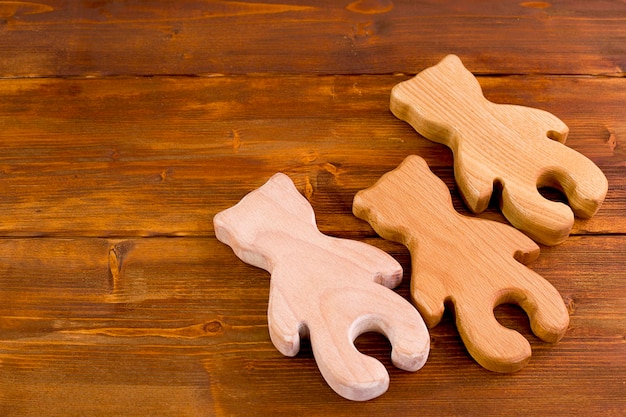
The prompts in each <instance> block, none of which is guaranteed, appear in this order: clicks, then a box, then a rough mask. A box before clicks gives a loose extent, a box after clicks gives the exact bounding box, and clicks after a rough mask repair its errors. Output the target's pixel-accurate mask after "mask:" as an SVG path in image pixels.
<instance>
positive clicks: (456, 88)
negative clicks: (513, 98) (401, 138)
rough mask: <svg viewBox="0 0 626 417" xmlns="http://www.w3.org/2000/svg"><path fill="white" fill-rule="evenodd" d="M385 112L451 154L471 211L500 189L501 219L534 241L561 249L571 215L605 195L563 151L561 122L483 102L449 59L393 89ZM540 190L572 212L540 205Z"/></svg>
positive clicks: (472, 81) (592, 171) (601, 183)
mask: <svg viewBox="0 0 626 417" xmlns="http://www.w3.org/2000/svg"><path fill="white" fill-rule="evenodd" d="M390 108H391V111H392V112H393V114H394V115H396V117H398V118H399V119H401V120H404V121H406V122H408V123H409V124H410V125H411V126H413V128H414V129H415V130H416V131H417V132H418V133H420V134H421V135H423V136H424V137H426V138H428V139H430V140H433V141H435V142H439V143H442V144H445V145H447V146H448V147H450V148H451V149H452V151H453V153H454V176H455V179H456V182H457V184H458V186H459V189H460V191H461V195H462V196H463V198H464V200H465V202H466V204H467V206H468V207H469V208H470V209H471V210H472V211H473V212H475V213H480V212H482V211H483V210H485V208H486V207H487V205H488V204H489V200H490V198H491V194H492V191H493V186H494V183H496V182H497V183H500V184H501V186H502V199H501V202H500V205H501V209H502V213H503V214H504V216H505V217H506V218H507V219H508V220H509V222H511V224H512V225H513V226H515V227H517V228H518V229H520V230H522V231H524V232H525V233H527V234H528V235H529V236H530V237H532V238H533V239H535V240H536V241H537V242H540V243H543V244H546V245H555V244H558V243H561V242H562V241H563V240H565V239H566V238H567V237H568V235H569V233H570V231H571V229H572V226H573V224H574V214H575V215H576V216H579V217H581V218H589V217H591V216H593V215H594V214H595V213H596V212H597V211H598V209H599V207H600V205H601V204H602V201H603V200H604V197H605V195H606V193H607V188H608V185H607V180H606V177H605V176H604V174H603V173H602V171H600V169H599V168H598V167H597V166H596V165H595V164H594V163H593V162H592V161H591V160H589V159H587V158H586V157H585V156H583V155H582V154H580V153H578V152H576V151H574V150H573V149H571V148H569V147H567V146H565V145H564V143H565V139H566V137H567V134H568V132H569V130H568V128H567V126H566V125H565V124H564V123H563V122H562V121H561V120H559V119H558V118H556V117H555V116H553V115H552V114H550V113H548V112H545V111H542V110H539V109H534V108H529V107H522V106H514V105H504V104H495V103H492V102H490V101H488V100H487V99H485V97H484V96H483V94H482V90H481V88H480V84H479V83H478V81H477V80H476V78H475V77H474V76H473V75H472V73H471V72H469V71H468V70H467V69H465V67H464V66H463V64H462V63H461V60H460V59H459V58H458V57H457V56H455V55H449V56H447V57H445V58H444V59H443V60H442V61H441V62H440V63H438V64H437V65H435V66H433V67H430V68H428V69H426V70H424V71H422V72H421V73H419V74H417V75H416V76H415V77H414V78H412V79H410V80H407V81H404V82H402V83H399V84H398V85H396V86H394V88H393V89H392V92H391V102H390ZM543 186H549V187H553V188H557V189H560V190H561V191H563V193H564V194H565V196H566V197H567V199H568V201H569V205H570V207H571V209H570V207H568V206H567V205H565V204H563V203H559V202H554V201H550V200H547V199H545V198H544V197H543V196H542V195H541V194H540V193H539V191H538V187H543ZM572 210H573V213H572Z"/></svg>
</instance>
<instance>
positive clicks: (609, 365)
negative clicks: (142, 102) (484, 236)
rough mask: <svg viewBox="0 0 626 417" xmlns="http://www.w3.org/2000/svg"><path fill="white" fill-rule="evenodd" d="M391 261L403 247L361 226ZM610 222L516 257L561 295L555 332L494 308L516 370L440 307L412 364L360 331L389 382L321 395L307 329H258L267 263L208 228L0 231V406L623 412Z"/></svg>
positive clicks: (621, 301)
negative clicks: (156, 233)
mask: <svg viewBox="0 0 626 417" xmlns="http://www.w3.org/2000/svg"><path fill="white" fill-rule="evenodd" d="M365 241H366V242H368V243H371V244H374V245H376V246H378V247H380V248H381V249H383V250H386V251H388V252H389V253H391V254H392V255H393V256H395V257H396V258H397V259H398V260H399V261H400V263H401V264H402V266H403V267H404V269H405V272H406V275H407V276H406V277H405V281H404V282H403V283H402V284H401V286H400V287H399V288H398V289H397V291H398V293H399V294H401V295H402V296H404V297H406V298H408V296H409V278H408V273H409V271H410V263H409V257H408V253H407V252H406V250H405V249H404V248H403V247H401V246H399V245H396V244H393V243H390V242H387V241H384V240H382V239H367V240H365ZM625 245H626V238H625V237H624V236H585V237H573V238H570V239H568V240H567V241H566V242H565V243H563V244H562V245H559V246H556V247H551V248H544V249H543V250H542V254H541V256H540V258H539V259H538V260H537V261H535V262H534V263H533V264H532V265H531V267H532V268H533V269H535V270H536V271H537V272H538V273H540V274H542V275H543V276H544V277H545V278H546V279H548V280H550V281H551V282H552V283H553V284H554V285H555V287H556V288H557V289H558V290H559V291H560V292H561V294H562V296H563V297H564V299H565V301H566V303H567V304H568V306H569V310H570V314H571V326H570V329H569V330H568V333H567V334H566V336H565V338H564V339H563V341H561V342H560V343H558V344H556V345H550V344H545V343H543V342H541V341H539V340H538V339H537V338H535V337H534V336H533V335H532V333H531V332H530V328H529V325H528V320H527V319H526V318H525V316H524V314H522V313H520V312H519V311H518V310H517V309H515V308H512V307H508V306H503V307H500V308H498V309H497V317H498V319H499V320H500V321H501V322H502V323H503V324H504V325H506V326H509V327H512V328H515V329H516V330H518V331H520V332H521V333H522V334H524V335H525V336H526V337H527V338H528V339H529V340H530V342H531V345H532V348H533V357H532V359H531V361H530V363H529V365H528V366H527V367H526V368H524V369H523V370H522V371H521V372H519V373H516V374H510V375H500V374H494V373H491V372H489V371H486V370H484V369H483V368H481V367H480V366H478V365H477V364H476V363H475V362H474V361H473V360H472V359H471V358H470V357H469V356H468V354H467V353H466V351H465V349H464V347H463V345H462V344H461V342H460V340H459V338H458V335H457V332H456V329H455V327H454V324H453V320H452V316H451V315H446V316H445V318H444V320H443V322H442V323H441V324H440V325H438V326H437V327H435V328H434V329H432V330H431V336H432V350H431V355H430V358H429V361H428V363H427V365H426V366H425V367H424V368H423V369H422V370H420V371H418V372H416V373H407V372H403V371H400V370H398V369H396V368H394V367H393V366H392V365H391V363H390V360H389V345H388V343H387V342H386V339H384V338H383V337H382V336H380V335H375V334H367V335H363V336H362V337H360V338H359V339H358V341H357V344H358V346H359V348H360V349H361V351H363V352H364V353H366V354H369V355H374V356H375V357H377V358H379V359H380V360H382V361H383V362H384V363H385V365H386V366H387V369H388V370H389V372H390V375H391V385H390V389H389V391H388V392H387V393H386V394H385V395H383V396H382V397H380V398H378V399H376V400H373V401H369V402H367V403H354V402H350V401H346V400H344V399H342V398H340V397H339V396H337V395H336V394H335V393H334V392H333V391H332V390H331V389H330V388H329V387H328V386H326V384H325V383H324V381H323V379H322V378H321V376H320V375H319V371H318V370H317V367H316V365H315V362H314V359H313V356H312V352H311V349H310V346H309V345H308V343H304V345H303V349H302V352H301V353H300V354H299V355H298V356H297V357H295V358H285V357H282V356H281V355H280V354H279V353H278V352H277V351H276V350H275V349H274V348H273V346H272V345H271V342H270V340H269V336H268V333H267V323H266V316H265V314H266V308H267V296H268V293H269V276H268V274H267V273H266V272H264V271H262V270H260V269H256V268H253V267H250V266H248V265H245V264H243V263H242V262H240V261H239V260H238V259H237V258H236V257H235V255H234V254H233V253H232V252H231V250H230V249H229V248H228V247H227V246H225V245H223V244H221V243H220V242H218V241H217V240H215V239H214V238H144V239H124V240H119V239H94V238H81V239H46V238H43V239H2V240H0V259H2V260H3V261H2V262H0V297H2V303H0V329H1V331H0V386H1V387H2V389H1V390H0V411H1V412H2V414H3V415H7V416H35V415H38V416H39V415H84V414H90V415H111V414H112V413H113V414H120V415H127V416H135V415H136V416H140V415H141V416H144V415H146V413H149V414H150V415H154V416H165V415H189V416H195V415H215V416H230V415H253V414H256V415H282V414H285V415H303V414H307V415H320V416H321V415H331V414H332V415H340V416H343V415H346V416H347V415H355V414H367V415H373V416H383V415H389V413H390V412H393V413H398V414H405V413H411V414H412V413H413V412H414V411H419V414H420V415H425V416H431V415H432V416H435V415H451V414H454V415H475V414H484V415H511V413H513V414H516V413H519V414H523V415H537V416H539V415H546V414H548V415H551V414H552V415H558V414H559V413H560V412H562V411H563V410H564V409H567V410H568V414H571V415H579V416H588V415H589V413H600V414H602V415H608V416H618V415H621V414H623V412H624V411H626V395H625V394H626V388H625V386H624V384H623V381H624V375H626V351H625V350H624V324H625V321H624V320H625V319H624V317H626V299H625V294H626V291H625V290H626V275H625V271H624V268H623V265H624V264H625V262H626V252H625V251H623V250H621V249H620V248H623V247H624V246H625Z"/></svg>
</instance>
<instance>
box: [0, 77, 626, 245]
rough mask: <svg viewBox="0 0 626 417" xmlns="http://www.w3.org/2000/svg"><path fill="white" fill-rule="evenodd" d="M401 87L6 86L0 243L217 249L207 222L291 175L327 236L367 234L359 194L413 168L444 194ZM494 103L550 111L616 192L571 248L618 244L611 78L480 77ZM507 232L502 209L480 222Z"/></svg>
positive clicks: (433, 155)
mask: <svg viewBox="0 0 626 417" xmlns="http://www.w3.org/2000/svg"><path fill="white" fill-rule="evenodd" d="M404 79H406V77H398V76H358V77H350V76H342V77H308V76H291V77H220V78H194V79H188V78H184V79H181V78H152V79H151V78H142V79H127V78H124V79H104V80H48V79H35V80H4V81H2V82H0V98H1V99H0V141H1V143H2V153H1V154H0V193H1V196H2V198H0V212H1V213H2V218H1V221H0V235H4V236H153V235H172V236H189V235H192V236H211V235H212V230H213V228H212V217H213V215H214V214H215V213H217V211H219V210H222V209H224V208H226V207H229V206H231V205H232V204H234V203H236V202H237V201H238V200H239V199H240V198H241V197H242V196H243V195H245V194H246V193H247V192H249V191H251V190H252V189H254V188H257V187H258V186H260V185H261V184H262V183H263V182H264V181H265V180H267V178H269V176H271V175H272V174H273V173H275V172H278V171H282V172H285V173H287V174H288V175H290V176H291V177H292V178H293V180H294V181H295V182H296V185H297V186H298V188H299V189H300V190H301V192H303V193H305V194H306V195H307V197H308V198H309V199H310V201H311V202H312V203H313V205H314V208H315V209H316V211H317V212H318V218H319V221H320V227H321V228H322V230H324V231H326V232H329V233H354V234H355V235H362V234H363V233H369V234H371V229H369V227H368V226H367V225H366V224H365V223H364V222H361V221H359V220H357V219H355V218H354V217H353V216H352V215H351V203H352V198H353V196H354V194H355V193H356V192H357V191H358V190H360V189H362V188H365V187H367V186H369V185H371V184H372V183H373V182H374V181H375V180H376V179H377V178H378V177H380V175H382V174H383V173H384V172H386V171H389V170H391V169H393V168H394V167H395V166H397V165H398V164H399V163H400V162H401V161H402V160H403V159H404V158H405V157H406V156H407V155H409V154H412V153H417V154H419V155H422V156H424V157H425V158H426V160H427V162H428V163H429V164H430V165H431V167H432V169H433V170H434V171H435V173H437V174H438V175H440V177H441V178H442V179H443V180H444V181H445V182H446V183H447V184H448V185H449V186H450V187H451V189H452V193H453V196H454V201H455V205H456V207H457V209H458V210H459V211H462V212H465V213H467V210H466V209H465V208H464V206H463V204H462V203H461V201H460V199H459V197H458V194H457V191H456V188H455V186H454V180H453V178H452V170H451V166H452V155H451V153H450V151H449V150H448V149H447V148H445V147H444V146H442V145H439V144H435V143H432V142H430V141H427V140H425V139H423V138H421V137H420V136H419V135H417V134H416V133H415V131H414V130H413V129H412V128H411V127H410V126H408V125H407V124H406V123H403V122H401V121H399V120H397V119H396V118H394V117H393V115H391V113H390V112H389V110H388V101H389V91H390V89H391V87H392V86H393V85H395V84H396V83H397V82H400V81H402V80H404ZM480 81H481V83H482V84H483V87H484V90H485V94H486V95H487V97H488V98H489V99H491V100H492V101H494V102H505V103H514V104H522V105H527V106H531V107H538V108H543V109H545V110H547V111H550V112H552V113H554V114H555V115H557V116H559V117H560V118H561V119H563V120H564V121H565V122H566V123H567V124H568V125H569V126H570V130H571V133H570V137H569V139H568V142H567V144H568V145H569V146H571V147H572V148H574V149H576V150H577V151H579V152H581V153H583V154H585V155H586V156H588V157H589V158H591V159H592V160H593V161H594V162H595V163H596V164H597V165H598V166H599V167H600V168H601V169H603V171H604V172H605V174H606V175H607V177H608V179H609V186H610V190H609V194H608V196H607V199H606V201H605V204H604V206H603V208H602V209H601V211H600V212H599V213H598V215H597V216H596V217H594V218H593V219H591V220H590V221H585V222H578V223H577V224H576V227H575V229H574V232H575V233H624V232H625V231H626V217H625V216H624V207H625V200H626V184H625V181H626V175H624V170H625V168H626V165H625V164H626V162H625V161H626V153H625V152H624V148H623V146H622V140H623V138H624V137H625V136H626V121H625V120H624V118H623V114H624V113H623V109H624V108H626V96H625V95H624V94H623V91H624V88H625V86H626V81H625V80H624V79H619V78H564V77H493V78H492V77H480ZM484 216H485V217H488V218H497V219H500V220H502V217H501V216H500V215H499V214H498V211H497V207H496V204H495V203H494V205H493V207H492V208H491V209H490V210H489V212H487V213H485V214H484Z"/></svg>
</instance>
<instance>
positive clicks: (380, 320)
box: [214, 173, 430, 400]
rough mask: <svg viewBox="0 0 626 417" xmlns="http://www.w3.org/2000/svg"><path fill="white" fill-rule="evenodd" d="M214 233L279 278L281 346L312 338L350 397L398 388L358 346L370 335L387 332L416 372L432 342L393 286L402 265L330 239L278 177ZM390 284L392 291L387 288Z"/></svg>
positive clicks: (331, 379) (274, 280) (275, 293)
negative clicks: (391, 385) (357, 342)
mask: <svg viewBox="0 0 626 417" xmlns="http://www.w3.org/2000/svg"><path fill="white" fill-rule="evenodd" d="M214 225H215V235H216V236H217V238H218V239H219V240H220V241H221V242H223V243H226V244H227V245H229V246H230V247H231V248H232V249H233V251H234V252H235V254H236V255H237V256H238V257H239V258H241V260H243V261H244V262H247V263H249V264H251V265H254V266H257V267H259V268H263V269H265V270H267V271H269V272H270V273H271V281H270V295H269V306H268V313H267V315H268V326H269V332H270V338H271V340H272V342H273V344H274V346H275V347H276V348H277V349H278V350H279V351H280V352H281V353H282V354H284V355H287V356H294V355H296V354H297V353H298V351H299V349H300V338H301V337H303V336H308V337H309V338H310V340H311V346H312V350H313V355H314V356H315V360H316V362H317V365H318V367H319V369H320V372H321V373H322V375H323V377H324V378H325V380H326V382H327V383H328V384H329V385H330V386H331V387H332V388H333V389H334V390H335V391H336V392H337V393H338V394H339V395H341V396H343V397H345V398H348V399H351V400H368V399H371V398H374V397H376V396H379V395H380V394H382V393H384V392H385V391H386V390H387V388H388V384H389V375H388V373H387V371H386V369H385V366H384V365H383V364H381V363H380V362H379V361H378V360H376V359H374V358H372V357H370V356H366V355H363V354H362V353H360V352H359V351H358V350H357V349H356V348H355V346H354V343H353V342H354V340H355V339H356V338H357V337H358V336H359V335H360V334H362V333H365V332H369V331H376V332H380V333H383V334H384V335H386V336H387V337H388V338H389V340H390V342H391V346H392V353H391V358H392V361H393V363H394V365H396V366H397V367H399V368H401V369H404V370H407V371H416V370H418V369H419V368H421V367H422V366H423V365H424V363H425V361H426V358H427V356H428V352H429V348H430V337H429V334H428V329H427V328H426V325H425V324H424V321H423V319H422V318H421V316H420V315H419V313H418V312H417V310H416V309H415V308H414V307H413V306H412V305H411V304H410V303H409V302H408V301H407V300H405V299H404V298H402V297H401V296H400V295H398V294H397V293H395V292H394V291H392V290H390V289H389V288H393V287H395V286H397V285H398V284H399V283H400V281H401V280H402V267H401V266H400V264H398V263H397V262H396V261H395V260H394V259H393V258H392V257H391V256H390V255H388V254H387V253H385V252H384V251H382V250H380V249H378V248H375V247H373V246H370V245H367V244H365V243H363V242H358V241H353V240H346V239H338V238H333V237H330V236H326V235H324V234H322V233H321V232H320V231H319V230H318V229H317V226H316V223H315V214H314V212H313V208H312V207H311V205H310V204H309V203H308V201H307V200H306V199H305V198H304V197H303V196H302V195H301V194H300V193H299V192H298V191H297V189H296V187H295V186H294V184H293V182H292V181H291V180H290V179H289V177H287V176H286V175H284V174H280V173H279V174H276V175H274V176H273V177H272V178H270V180H269V181H268V182H267V183H265V184H264V185H263V186H262V187H260V188H259V189H257V190H255V191H253V192H251V193H249V194H248V195H246V196H245V197H244V198H243V199H242V200H241V201H240V202H239V203H238V204H237V205H235V206H234V207H231V208H229V209H227V210H224V211H222V212H220V213H218V214H217V215H216V216H215V218H214ZM385 287H387V288H385Z"/></svg>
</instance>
